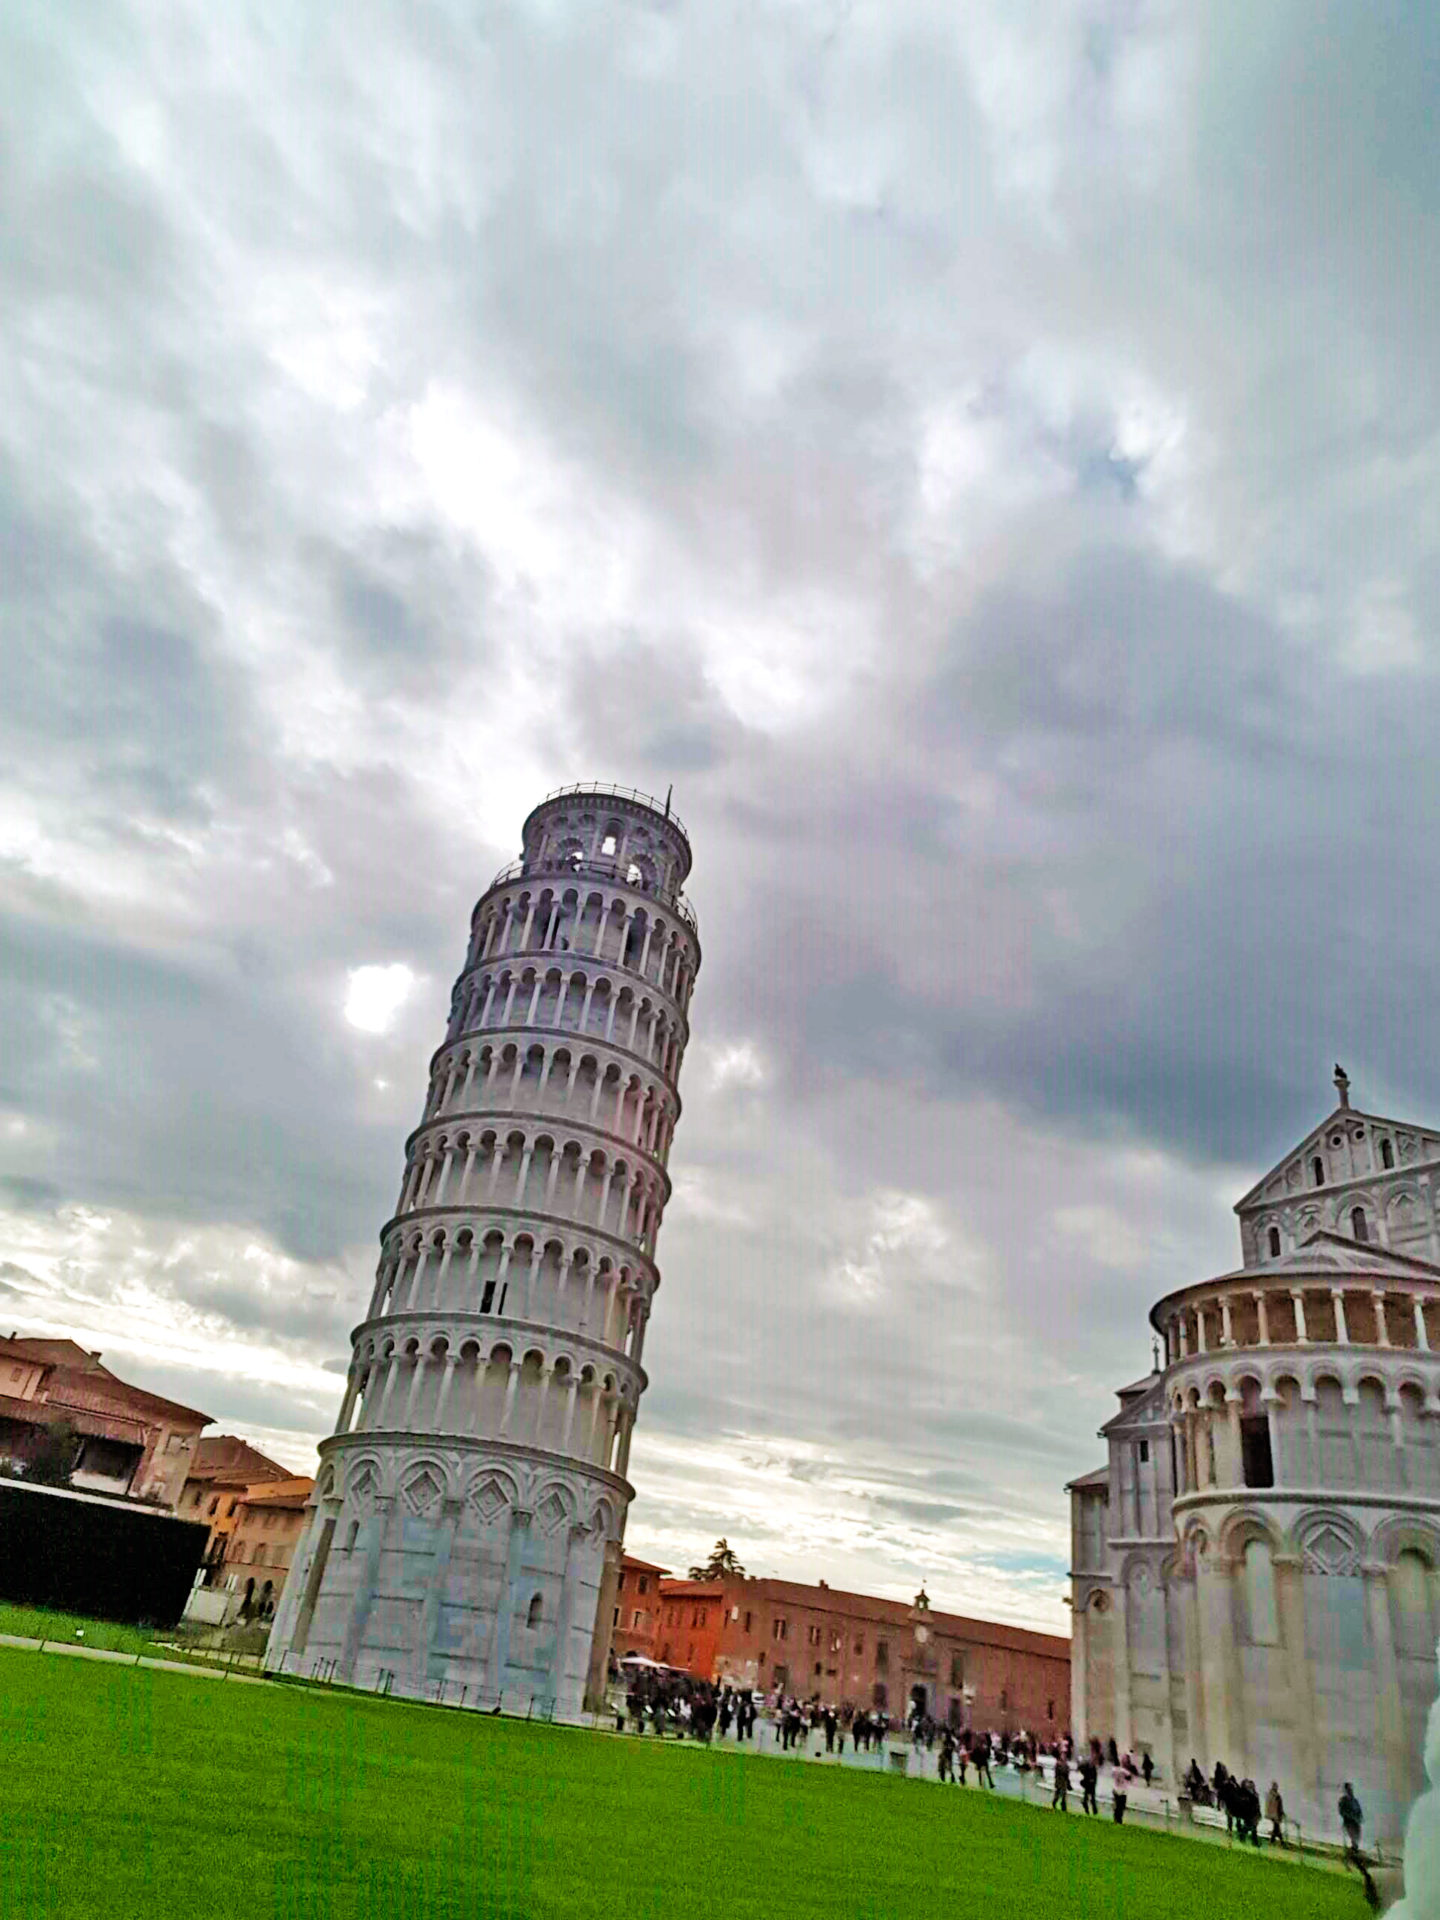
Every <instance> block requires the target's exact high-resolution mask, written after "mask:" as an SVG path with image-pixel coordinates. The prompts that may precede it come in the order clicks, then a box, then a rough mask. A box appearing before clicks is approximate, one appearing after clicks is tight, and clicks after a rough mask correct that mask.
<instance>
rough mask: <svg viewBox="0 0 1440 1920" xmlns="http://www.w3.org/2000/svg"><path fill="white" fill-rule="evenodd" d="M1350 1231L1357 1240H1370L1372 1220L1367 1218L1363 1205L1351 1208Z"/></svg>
mask: <svg viewBox="0 0 1440 1920" xmlns="http://www.w3.org/2000/svg"><path fill="white" fill-rule="evenodd" d="M1350 1231H1351V1233H1353V1234H1354V1236H1355V1238H1356V1239H1357V1240H1368V1239H1369V1238H1370V1222H1369V1221H1368V1220H1367V1219H1366V1218H1365V1209H1364V1208H1363V1207H1352V1208H1351V1209H1350Z"/></svg>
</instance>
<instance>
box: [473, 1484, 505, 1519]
mask: <svg viewBox="0 0 1440 1920" xmlns="http://www.w3.org/2000/svg"><path fill="white" fill-rule="evenodd" d="M470 1504H471V1506H472V1507H473V1508H474V1509H475V1511H476V1513H478V1514H479V1516H480V1518H481V1519H482V1520H483V1521H484V1522H485V1524H486V1525H487V1526H488V1525H489V1524H490V1522H491V1521H492V1520H494V1519H497V1518H498V1517H499V1515H500V1514H502V1513H503V1512H504V1511H505V1506H506V1500H505V1489H504V1488H503V1487H502V1486H501V1485H500V1482H499V1481H498V1480H487V1481H486V1482H485V1484H484V1486H483V1487H477V1488H476V1489H475V1491H474V1492H473V1493H472V1494H471V1495H470Z"/></svg>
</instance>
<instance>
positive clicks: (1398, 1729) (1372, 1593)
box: [1360, 1561, 1420, 1825]
mask: <svg viewBox="0 0 1440 1920" xmlns="http://www.w3.org/2000/svg"><path fill="white" fill-rule="evenodd" d="M1360 1572H1361V1574H1362V1575H1363V1577H1364V1581H1365V1613H1366V1617H1367V1620H1368V1623H1369V1627H1370V1645H1371V1647H1372V1648H1373V1649H1374V1660H1375V1719H1376V1725H1377V1730H1378V1732H1379V1735H1380V1751H1381V1752H1382V1753H1383V1754H1384V1756H1385V1773H1386V1785H1387V1787H1388V1788H1389V1791H1390V1801H1391V1824H1392V1825H1393V1824H1394V1822H1395V1820H1396V1818H1397V1817H1398V1816H1400V1815H1401V1813H1402V1812H1403V1810H1404V1808H1405V1807H1407V1806H1408V1805H1409V1802H1410V1800H1411V1799H1412V1798H1413V1796H1414V1793H1415V1790H1416V1788H1417V1786H1419V1784H1420V1782H1419V1781H1418V1780H1415V1779H1413V1778H1412V1766H1411V1759H1410V1754H1409V1752H1408V1750H1407V1747H1406V1742H1405V1709H1404V1706H1403V1704H1402V1702H1401V1698H1400V1666H1399V1662H1398V1661H1397V1660H1396V1658H1395V1636H1394V1633H1393V1631H1392V1628H1391V1624H1390V1584H1389V1568H1388V1567H1384V1566H1379V1565H1376V1564H1375V1563H1373V1562H1369V1561H1367V1562H1366V1564H1365V1565H1364V1566H1362V1567H1361V1569H1360Z"/></svg>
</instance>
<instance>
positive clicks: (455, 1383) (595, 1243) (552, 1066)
mask: <svg viewBox="0 0 1440 1920" xmlns="http://www.w3.org/2000/svg"><path fill="white" fill-rule="evenodd" d="M523 843H524V852H523V854H522V857H521V859H520V860H519V861H518V862H517V863H516V864H515V865H513V866H510V867H507V868H506V869H505V870H504V872H502V873H500V874H498V875H497V876H496V878H495V880H494V881H493V883H492V884H491V886H490V887H489V889H488V890H487V892H486V893H485V894H484V896H483V897H482V899H481V900H480V902H479V904H478V906H477V907H476V908H475V912H474V914H473V916H472V920H471V932H470V945H469V950H468V952H467V954H466V957H465V964H464V967H463V968H462V970H461V973H460V977H459V979H458V980H457V981H456V983H455V991H454V995H453V997H452V1001H451V1010H450V1023H449V1026H448V1029H447V1031H446V1035H445V1040H444V1043H443V1044H442V1046H441V1047H440V1049H439V1050H438V1052H437V1053H436V1054H435V1056H434V1059H433V1061H432V1062H431V1071H430V1090H429V1097H428V1098H427V1100H426V1103H425V1112H424V1117H423V1118H422V1120H421V1123H420V1125H419V1126H418V1127H417V1128H416V1130H415V1132H414V1133H413V1134H412V1135H411V1137H410V1140H409V1143H408V1148H407V1154H406V1165H405V1178H404V1180H403V1182H402V1184H401V1191H400V1200H399V1204H398V1206H397V1208H396V1211H395V1215H394V1217H393V1218H392V1219H391V1220H390V1221H389V1223H388V1224H387V1225H386V1227H385V1228H384V1230H383V1232H382V1234H381V1253H380V1263H379V1269H378V1272H377V1275H376V1281H375V1290H374V1293H373V1296H372V1298H371V1301H370V1307H369V1312H368V1313H367V1315H366V1318H365V1319H364V1321H363V1322H362V1323H361V1325H360V1326H359V1327H357V1328H356V1330H355V1332H354V1335H353V1358H352V1363H351V1367H350V1374H349V1383H348V1386H347V1389H346V1393H345V1399H344V1403H343V1405H342V1406H341V1409H340V1416H339V1419H338V1420H337V1422H336V1426H335V1432H334V1434H333V1435H332V1436H331V1437H330V1438H329V1439H328V1440H326V1441H325V1442H324V1443H323V1444H322V1446H321V1449H320V1453H321V1466H320V1472H319V1477H318V1480H317V1482H316V1489H315V1504H314V1512H313V1515H312V1517H311V1521H310V1524H309V1527H308V1528H307V1532H306V1536H305V1540H304V1542H303V1544H302V1546H301V1549H300V1551H299V1552H298V1553H297V1555H296V1558H295V1566H294V1571H293V1572H292V1574H291V1577H290V1580H289V1582H288V1583H287V1586H286V1591H285V1594H284V1597H283V1599H282V1602H281V1606H280V1611H279V1614H278V1616H277V1619H276V1624H275V1630H274V1632H273V1634H272V1636H271V1641H270V1651H269V1654H268V1656H267V1660H268V1663H269V1664H270V1665H272V1666H278V1665H280V1664H281V1662H282V1661H283V1662H284V1664H285V1666H286V1667H287V1669H288V1670H289V1671H292V1672H294V1671H299V1672H302V1673H312V1672H320V1673H328V1674H332V1675H333V1677H334V1678H335V1679H337V1680H345V1681H350V1682H353V1683H354V1684H357V1685H360V1686H375V1685H384V1686H388V1687H389V1688H391V1690H393V1691H394V1692H396V1693H405V1694H411V1695H417V1696H421V1697H426V1698H436V1697H443V1698H445V1699H450V1700H458V1699H459V1698H460V1697H461V1690H462V1688H463V1689H464V1690H465V1698H466V1699H467V1700H469V1701H472V1702H473V1701H476V1700H480V1701H483V1702H484V1703H485V1704H487V1705H488V1704H490V1703H491V1702H493V1701H494V1700H495V1699H496V1698H497V1697H499V1696H504V1698H505V1701H506V1704H507V1706H508V1705H512V1704H513V1705H515V1706H517V1707H520V1708H521V1709H522V1710H524V1709H525V1708H526V1707H527V1706H528V1705H529V1703H531V1702H534V1703H535V1706H536V1709H537V1710H548V1711H553V1712H554V1713H556V1714H558V1715H559V1716H561V1717H566V1716H569V1715H572V1714H574V1713H576V1712H578V1711H579V1710H580V1709H581V1706H582V1703H583V1700H584V1699H585V1698H586V1697H587V1695H588V1696H589V1697H591V1698H594V1697H595V1696H596V1694H597V1691H598V1687H599V1685H600V1684H601V1683H602V1682H603V1677H604V1670H605V1658H606V1653H607V1650H608V1646H609V1639H610V1622H611V1618H612V1613H613V1607H614V1592H615V1587H616V1584H617V1582H618V1577H619V1564H620V1542H621V1539H622V1537H623V1534H624V1528H625V1514H626V1509H627V1507H628V1504H629V1501H630V1497H631V1491H632V1490H631V1487H630V1485H629V1483H628V1481H627V1480H626V1477H625V1476H626V1468H627V1464H628V1459H629V1453H630V1435H631V1431H632V1429H633V1427H634V1424H635V1414H636V1410H637V1408H638V1406H639V1401H640V1395H641V1393H642V1392H643V1391H644V1388H645V1373H644V1371H643V1369H642V1367H641V1364H640V1362H641V1354H642V1350H643V1348H644V1343H645V1328H646V1325H647V1323H648V1321H649V1317H650V1308H651V1303H652V1301H653V1300H654V1297H655V1290H656V1287H657V1286H658V1285H659V1279H660V1276H659V1272H658V1270H657V1268H656V1265H655V1240H656V1235H657V1234H658V1232H659V1229H660V1220H661V1216H662V1214H663V1213H664V1209H665V1202H666V1200H667V1199H668V1197H669V1193H670V1181H669V1177H668V1175H667V1173H666V1170H665V1169H666V1162H667V1160H668V1158H669V1153H670V1143H671V1140H672V1139H673V1138H674V1133H675V1124H676V1121H677V1120H678V1118H679V1113H680V1097H679V1092H678V1081H679V1074H680V1062H681V1059H682V1057H683V1055H684V1052H685V1043H686V1041H687V1039H688V1037H689V1025H688V1020H687V1010H688V1007H689V1004H690V994H691V990H692V988H693V987H694V984H695V976H696V973H697V972H698V970H699V966H700V942H699V936H698V934H697V931H696V926H695V917H694V915H693V913H692V912H691V910H690V907H689V904H688V902H687V901H686V899H685V896H684V894H683V893H682V892H681V888H682V886H683V885H684V882H685V878H686V875H687V873H688V872H689V868H690V843H689V841H688V839H687V837H686V834H685V830H684V828H683V827H682V826H681V824H680V822H679V820H678V819H677V818H676V817H675V815H674V814H673V813H672V812H671V811H670V807H669V802H668V800H667V801H666V802H665V803H663V804H662V803H660V802H658V801H655V800H652V799H650V798H648V797H647V796H646V795H644V794H639V793H632V792H629V791H627V790H623V789H618V788H613V787H598V786H581V787H570V788H565V789H563V790H562V791H561V792H559V793H553V794H551V795H550V796H549V798H548V799H546V800H544V801H542V802H541V804H540V805H539V806H538V807H536V809H535V811H534V812H533V813H532V814H531V815H530V817H529V819H528V820H527V821H526V822H525V827H524V836H523ZM386 1676H390V1678H388V1679H387V1678H386Z"/></svg>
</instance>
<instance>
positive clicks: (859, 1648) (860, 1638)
mask: <svg viewBox="0 0 1440 1920" xmlns="http://www.w3.org/2000/svg"><path fill="white" fill-rule="evenodd" d="M864 1651H865V1636H864V1634H863V1633H857V1634H856V1636H855V1658H856V1659H857V1660H858V1659H859V1658H860V1655H861V1654H862V1653H864Z"/></svg>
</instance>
